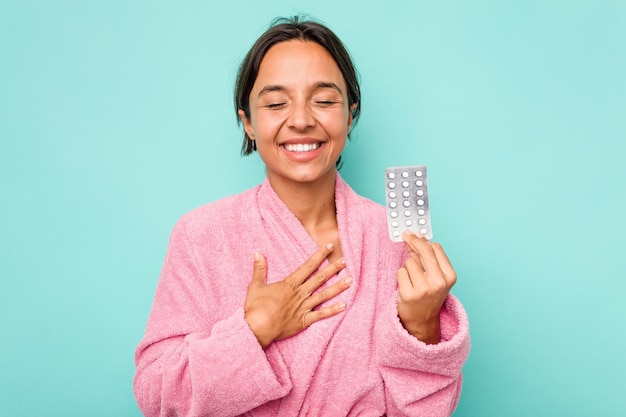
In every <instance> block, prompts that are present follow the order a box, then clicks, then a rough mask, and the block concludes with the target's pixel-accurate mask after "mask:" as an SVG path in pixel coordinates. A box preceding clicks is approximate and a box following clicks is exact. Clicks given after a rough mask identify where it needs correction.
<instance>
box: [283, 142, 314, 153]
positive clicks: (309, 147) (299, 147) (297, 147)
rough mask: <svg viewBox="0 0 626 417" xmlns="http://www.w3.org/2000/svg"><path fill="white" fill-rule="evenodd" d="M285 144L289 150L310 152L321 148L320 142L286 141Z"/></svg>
mask: <svg viewBox="0 0 626 417" xmlns="http://www.w3.org/2000/svg"><path fill="white" fill-rule="evenodd" d="M284 146H285V149H287V150H288V151H289V152H310V151H314V150H316V149H317V148H319V147H320V144H319V143H298V144H292V143H286V144H285V145H284Z"/></svg>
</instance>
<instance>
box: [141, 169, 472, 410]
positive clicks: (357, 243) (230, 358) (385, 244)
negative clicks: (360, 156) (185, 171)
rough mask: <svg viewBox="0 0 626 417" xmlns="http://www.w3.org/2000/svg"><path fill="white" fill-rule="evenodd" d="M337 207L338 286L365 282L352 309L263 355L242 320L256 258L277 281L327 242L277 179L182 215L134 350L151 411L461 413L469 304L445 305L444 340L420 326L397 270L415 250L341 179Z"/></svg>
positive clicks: (344, 296)
mask: <svg viewBox="0 0 626 417" xmlns="http://www.w3.org/2000/svg"><path fill="white" fill-rule="evenodd" d="M336 206H337V221H338V225H339V239H340V242H341V249H342V251H343V255H344V257H345V259H346V268H345V269H344V270H342V271H341V272H340V273H339V274H338V276H337V277H333V278H332V279H331V280H329V282H328V283H327V284H326V285H330V284H332V283H334V282H336V280H337V279H341V278H342V277H344V276H351V277H353V283H352V285H351V287H350V288H349V289H347V290H346V291H345V292H343V293H341V294H340V295H338V296H337V297H335V298H334V299H332V300H329V301H328V302H327V303H328V304H331V303H336V302H338V301H345V303H346V304H347V308H346V310H345V311H343V312H342V313H340V314H338V315H337V316H334V317H331V318H328V319H326V320H323V321H320V322H317V323H314V324H313V325H312V326H310V327H309V328H308V329H306V330H304V331H303V332H301V333H299V334H297V335H295V336H293V337H290V338H288V339H284V340H280V341H276V342H274V343H272V344H271V345H270V346H269V347H268V348H267V349H265V350H263V349H262V348H261V346H260V344H259V343H258V341H257V339H256V338H255V336H254V334H253V333H252V331H251V330H250V328H249V327H248V325H247V323H246V321H245V320H244V311H243V305H244V301H245V298H246V292H247V288H248V284H249V282H250V279H251V277H252V267H253V259H254V258H253V254H254V252H255V251H259V252H261V253H262V254H264V255H265V257H266V259H267V265H268V276H267V280H268V283H271V282H276V281H278V280H282V279H284V278H285V277H286V276H288V275H289V274H290V273H291V272H293V271H294V270H295V269H296V268H297V267H299V266H300V265H301V264H302V263H303V262H304V260H305V259H307V258H308V257H309V256H310V255H311V254H312V253H313V252H315V251H316V250H317V249H318V247H317V245H316V243H315V242H314V241H313V240H312V239H311V237H310V236H309V234H308V233H307V232H306V230H305V229H304V227H303V226H302V224H301V223H300V222H299V221H298V219H297V218H296V217H295V216H294V215H293V213H291V212H290V211H289V209H288V208H287V207H286V206H285V204H284V203H283V202H282V200H280V198H279V197H278V196H277V195H276V193H274V191H273V189H272V188H271V186H270V184H269V182H268V181H267V179H266V180H265V181H264V182H263V183H262V184H261V185H259V186H257V187H255V188H253V189H250V190H248V191H246V192H244V193H242V194H238V195H234V196H230V197H228V198H225V199H222V200H220V201H217V202H214V203H211V204H208V205H205V206H203V207H200V208H198V209H196V210H193V211H191V212H190V213H188V214H186V215H185V216H183V217H182V218H181V220H180V221H179V222H178V223H177V224H176V226H175V227H174V230H173V232H172V235H171V240H170V246H169V249H168V252H167V256H166V258H165V263H164V265H163V270H162V273H161V277H160V281H159V284H158V287H157V290H156V295H155V298H154V305H153V308H152V312H151V314H150V318H149V320H148V325H147V328H146V333H145V336H144V339H143V340H142V341H141V343H140V344H139V346H138V348H137V352H136V357H135V360H136V365H137V373H136V375H135V385H134V387H135V394H136V397H137V402H138V404H139V406H140V408H141V410H142V411H143V413H144V414H145V415H146V416H148V417H151V416H162V417H165V416H237V415H249V416H272V417H274V416H285V417H293V416H298V415H301V416H330V417H334V416H382V415H385V414H386V415H387V416H449V415H451V414H452V412H453V411H454V408H455V407H456V404H457V402H458V400H459V395H460V392H461V368H462V366H463V364H464V362H465V360H466V358H467V356H468V354H469V350H470V339H469V333H468V330H469V329H468V321H467V316H466V314H465V311H464V310H463V307H462V305H461V304H460V303H459V301H458V300H457V299H456V298H454V297H453V296H452V295H450V296H449V297H448V299H447V300H446V302H445V304H444V308H443V310H442V313H441V336H442V340H441V342H440V343H439V344H437V345H426V344H424V343H422V342H420V341H419V340H417V339H416V338H414V337H412V336H411V335H409V334H408V333H407V331H406V330H405V329H404V328H403V327H402V324H401V323H400V320H399V319H398V312H397V305H396V303H397V292H396V291H397V283H396V277H395V275H396V270H397V269H398V268H399V267H400V266H401V264H402V262H403V261H404V259H405V258H406V256H407V254H406V252H405V249H404V244H402V243H393V242H391V240H390V239H389V237H388V236H387V227H386V223H385V222H386V216H385V211H384V208H383V207H381V206H380V205H378V204H376V203H374V202H372V201H370V200H367V199H365V198H363V197H361V196H359V195H357V194H356V193H355V192H354V191H353V190H352V189H351V188H350V187H349V186H348V185H347V184H346V183H345V182H344V181H343V180H342V179H341V177H340V176H339V175H337V181H336ZM326 264H327V261H325V262H324V264H323V265H322V266H324V265H326ZM461 279H462V278H461Z"/></svg>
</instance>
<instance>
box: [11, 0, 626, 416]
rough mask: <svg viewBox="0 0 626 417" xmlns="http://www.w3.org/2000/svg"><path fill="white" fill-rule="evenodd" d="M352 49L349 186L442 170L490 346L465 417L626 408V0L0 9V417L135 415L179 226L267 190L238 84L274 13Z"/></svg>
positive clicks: (455, 237)
mask: <svg viewBox="0 0 626 417" xmlns="http://www.w3.org/2000/svg"><path fill="white" fill-rule="evenodd" d="M299 12H306V13H309V14H310V15H311V16H314V17H316V18H318V19H321V20H322V21H324V22H325V23H327V24H328V25H329V26H330V27H331V28H333V29H334V30H335V31H336V32H337V34H338V35H339V36H340V37H341V38H342V39H343V40H344V41H345V43H346V44H347V46H348V48H349V49H350V51H351V53H352V54H353V56H354V59H355V61H356V63H357V66H358V68H359V70H360V73H361V79H362V88H363V113H362V118H361V121H360V123H359V125H358V126H357V128H356V130H355V131H354V134H353V138H352V141H351V143H350V144H349V146H348V148H347V150H346V152H345V158H344V159H345V165H344V167H343V169H342V175H343V176H344V177H345V178H346V179H347V180H348V182H349V183H350V184H352V186H353V187H354V188H355V189H356V190H357V191H359V192H360V193H362V194H364V195H366V196H368V197H370V198H372V199H374V200H376V201H378V202H382V201H383V200H384V195H383V189H382V173H383V171H384V168H385V167H387V166H391V165H404V164H417V163H425V164H428V166H429V174H430V186H431V191H430V193H431V195H430V197H431V209H432V217H433V225H434V230H435V240H437V241H439V242H441V243H442V244H443V245H444V247H445V248H446V249H447V251H448V253H449V255H450V257H451V259H452V261H453V264H454V265H455V267H456V269H457V272H458V275H459V281H458V284H457V285H456V287H455V288H454V292H455V293H456V294H457V295H458V296H459V297H460V298H461V299H462V301H463V302H464V304H465V306H466V308H467V311H468V314H469V316H470V321H471V331H472V342H473V344H472V352H471V356H470V358H469V360H468V362H467V365H466V366H465V369H464V376H465V385H464V390H463V395H462V398H461V402H460V404H459V407H458V409H457V411H456V413H455V416H458V417H466V416H478V417H484V416H488V417H492V416H493V417H500V416H507V417H509V416H525V417H526V416H535V417H537V416H546V417H547V416H568V417H572V416H574V417H576V416H580V417H582V416H606V417H609V416H616V417H617V416H626V357H625V354H626V332H625V331H624V330H625V323H626V283H625V282H626V279H625V278H626V277H625V273H624V270H625V267H626V262H625V260H624V259H625V256H624V252H625V249H626V245H625V243H624V239H625V238H624V237H625V235H626V221H625V217H626V216H625V215H624V214H623V208H624V205H625V204H626V197H625V195H626V175H625V174H624V169H625V168H626V1H602V0H596V1H592V0H588V1H577V2H569V1H551V0H526V1H521V0H519V1H485V0H481V1H458V2H453V1H441V2H430V1H429V2H426V1H408V0H405V1H385V2H382V1H374V0H362V1H350V2H348V1H338V0H317V1H315V2H306V1H286V0H285V1H282V0H266V1H243V0H239V1H232V2H227V1H220V2H212V1H177V2H174V1H167V2H166V1H156V2H155V1H127V0H124V1H121V0H109V1H99V2H96V1H61V0H60V1H43V0H42V1H33V0H20V1H12V0H1V1H0V52H1V54H0V63H1V64H0V140H1V148H0V170H1V176H0V192H1V194H0V195H1V198H2V202H1V204H0V214H1V216H0V258H1V261H0V317H1V320H0V415H2V416H6V417H22V416H28V417H32V416H51V417H74V416H76V417H79V416H81V417H82V416H89V417H98V416H106V417H110V416H139V415H140V413H139V410H138V409H137V406H136V405H135V401H134V397H133V393H132V378H133V373H134V363H133V352H134V349H135V346H136V344H137V343H138V342H139V340H140V338H141V337H142V333H143V330H144V326H145V323H146V319H147V316H148V313H149V310H150V305H151V302H152V296H153V292H154V289H155V285H156V282H157V279H158V275H159V271H160V268H161V262H162V260H163V256H164V253H165V249H166V246H167V243H168V237H169V232H170V230H171V228H172V226H173V224H174V222H175V221H176V220H177V219H178V217H179V216H181V215H182V214H183V213H185V212H186V211H188V210H190V209H192V208H193V207H196V206H198V205H200V204H203V203H206V202H209V201H212V200H215V199H218V198H220V197H223V196H226V195H228V194H231V193H236V192H240V191H242V190H244V189H246V188H249V187H251V186H253V185H255V184H257V183H259V182H260V181H262V179H263V176H264V171H263V165H262V164H261V163H260V161H259V160H258V158H257V157H256V156H251V157H247V158H242V157H240V156H239V147H240V139H241V131H240V130H239V128H238V126H237V124H236V119H235V113H234V111H233V109H232V105H231V102H232V99H231V91H232V87H233V82H234V76H235V71H236V68H237V65H238V63H239V62H240V60H241V59H242V58H243V55H244V54H245V52H246V51H247V48H248V47H249V46H250V45H251V43H252V42H253V41H254V39H255V38H256V37H257V36H258V35H259V34H260V33H261V32H262V31H263V30H264V28H265V27H266V26H267V24H268V23H269V22H270V21H271V19H272V18H273V17H275V16H278V15H292V14H295V13H299Z"/></svg>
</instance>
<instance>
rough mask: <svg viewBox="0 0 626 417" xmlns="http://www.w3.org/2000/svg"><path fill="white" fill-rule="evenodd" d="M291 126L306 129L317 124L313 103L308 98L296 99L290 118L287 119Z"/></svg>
mask: <svg viewBox="0 0 626 417" xmlns="http://www.w3.org/2000/svg"><path fill="white" fill-rule="evenodd" d="M287 124H288V125H289V127H291V128H293V129H296V130H306V129H307V128H309V127H312V126H315V117H313V112H312V109H311V105H310V103H309V102H308V100H295V101H294V102H293V103H292V105H291V111H290V112H289V118H288V119H287Z"/></svg>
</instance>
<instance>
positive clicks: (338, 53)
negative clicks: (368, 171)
mask: <svg viewBox="0 0 626 417" xmlns="http://www.w3.org/2000/svg"><path fill="white" fill-rule="evenodd" d="M290 40H301V41H309V42H315V43H317V44H319V45H321V46H322V47H323V48H324V49H326V50H327V51H328V53H329V54H330V56H332V58H333V60H334V61H335V63H336V64H337V66H338V67H339V70H340V71H341V75H343V78H344V80H345V82H346V86H347V88H348V106H349V107H352V106H353V105H355V106H354V108H353V109H352V124H353V125H354V124H355V123H356V121H357V120H358V118H359V114H360V113H361V89H360V87H359V80H358V73H357V71H356V68H355V66H354V64H353V62H352V58H351V57H350V54H349V53H348V51H347V50H346V47H345V46H344V45H343V43H342V42H341V40H340V39H339V37H337V35H335V33H333V31H331V30H330V29H329V28H327V27H326V26H324V25H323V24H321V23H318V22H314V21H312V20H302V19H301V18H300V17H299V16H294V17H291V18H283V17H280V18H277V19H275V20H274V21H273V22H272V23H271V25H270V27H269V28H268V29H267V30H266V31H265V33H263V34H262V35H261V36H260V37H259V38H258V39H257V41H256V42H255V44H254V45H253V46H252V48H251V49H250V50H249V51H248V53H247V54H246V57H245V58H244V60H243V62H242V63H241V65H240V66H239V71H238V72H237V81H236V83H235V112H236V113H237V114H239V110H243V112H244V114H245V115H246V117H247V118H248V119H250V92H251V91H252V87H253V86H254V82H255V81H256V78H257V76H258V74H259V68H260V67H261V61H262V60H263V58H264V57H265V54H266V53H267V51H268V50H269V49H270V48H271V47H272V46H274V45H276V44H278V43H280V42H286V41H290ZM237 120H238V121H239V123H241V120H240V119H239V117H238V118H237ZM254 151H256V144H255V143H254V141H253V140H251V139H250V137H249V136H248V134H247V133H246V131H245V130H244V133H243V143H242V145H241V154H242V155H249V154H251V153H252V152H254ZM338 162H339V161H338Z"/></svg>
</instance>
